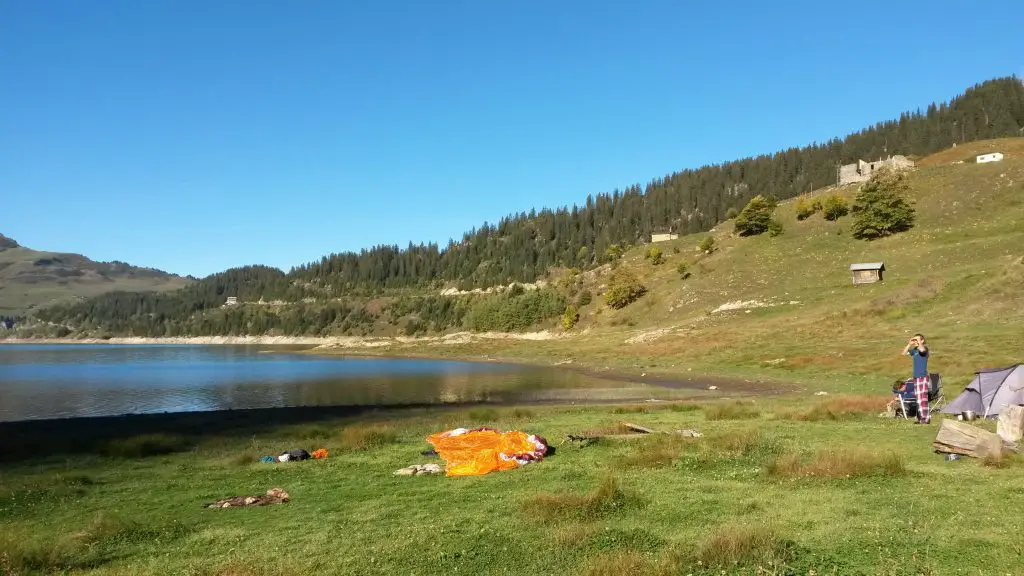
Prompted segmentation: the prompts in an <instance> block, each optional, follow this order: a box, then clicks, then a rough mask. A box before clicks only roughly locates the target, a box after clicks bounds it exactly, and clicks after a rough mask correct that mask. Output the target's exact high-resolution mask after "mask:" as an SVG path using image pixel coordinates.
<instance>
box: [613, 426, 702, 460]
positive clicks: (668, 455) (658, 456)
mask: <svg viewBox="0 0 1024 576" xmlns="http://www.w3.org/2000/svg"><path fill="white" fill-rule="evenodd" d="M630 442H632V444H631V445H630V451H629V453H628V454H626V455H625V456H624V457H623V458H622V459H621V462H622V464H623V465H624V466H628V467H631V468H662V467H666V466H671V465H672V463H673V462H675V461H676V460H678V459H679V457H680V455H681V454H682V452H683V449H684V448H686V446H687V445H689V444H691V443H692V442H690V441H689V439H688V438H683V437H682V436H676V435H670V434H658V435H652V436H651V437H650V438H643V439H638V440H630Z"/></svg>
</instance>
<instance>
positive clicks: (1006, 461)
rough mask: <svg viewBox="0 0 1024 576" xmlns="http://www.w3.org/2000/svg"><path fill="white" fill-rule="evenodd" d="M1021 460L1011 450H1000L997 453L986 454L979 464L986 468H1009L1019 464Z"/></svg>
mask: <svg viewBox="0 0 1024 576" xmlns="http://www.w3.org/2000/svg"><path fill="white" fill-rule="evenodd" d="M1020 462H1021V460H1020V458H1019V457H1018V456H1017V455H1016V454H1013V453H1012V452H1005V451H1004V452H1000V453H998V454H986V455H985V457H984V458H982V459H981V465H982V466H984V467H986V468H1009V467H1011V466H1015V465H1017V464H1020Z"/></svg>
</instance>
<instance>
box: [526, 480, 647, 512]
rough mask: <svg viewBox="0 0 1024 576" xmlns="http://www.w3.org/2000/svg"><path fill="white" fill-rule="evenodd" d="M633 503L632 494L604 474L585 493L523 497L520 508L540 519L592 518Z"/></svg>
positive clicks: (634, 499) (634, 502) (634, 501)
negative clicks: (525, 499)
mask: <svg viewBox="0 0 1024 576" xmlns="http://www.w3.org/2000/svg"><path fill="white" fill-rule="evenodd" d="M637 503H638V501H637V499H636V498H635V497H633V496H632V495H629V494H627V493H625V492H623V490H622V488H621V487H620V486H619V480H618V478H615V477H614V476H606V477H605V478H604V479H603V480H601V482H600V484H598V485H597V486H596V487H595V488H594V489H593V490H591V491H590V492H587V493H586V494H573V493H567V494H539V495H537V496H535V497H534V498H532V499H530V500H527V501H526V502H525V503H524V505H523V509H524V510H525V511H526V512H527V514H529V515H530V516H532V517H534V518H539V519H541V520H552V519H555V518H576V519H596V518H600V517H602V516H605V515H608V514H612V513H615V512H617V511H619V510H623V509H625V508H628V507H631V506H634V505H636V504H637Z"/></svg>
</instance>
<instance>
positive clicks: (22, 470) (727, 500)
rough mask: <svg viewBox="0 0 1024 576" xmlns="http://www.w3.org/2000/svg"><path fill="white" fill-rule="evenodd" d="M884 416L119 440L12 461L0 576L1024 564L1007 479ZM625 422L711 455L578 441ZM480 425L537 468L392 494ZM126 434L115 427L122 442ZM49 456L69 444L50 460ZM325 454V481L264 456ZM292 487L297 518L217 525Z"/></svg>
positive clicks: (648, 408) (532, 411)
mask: <svg viewBox="0 0 1024 576" xmlns="http://www.w3.org/2000/svg"><path fill="white" fill-rule="evenodd" d="M884 402H885V398H884V397H882V398H879V397H864V396H826V397H815V398H803V399H793V398H785V399H771V400H764V399H760V400H756V399H755V400H719V401H711V402H703V403H697V402H664V403H655V404H650V405H621V406H585V407H572V406H541V407H530V408H476V409H466V408H461V409H447V410H432V411H423V410H418V409H417V410H407V411H398V412H386V413H377V414H371V415H363V416H360V417H327V418H323V419H315V420H310V421H307V422H303V423H293V424H285V425H279V426H278V425H267V424H261V423H260V422H258V421H255V420H254V421H253V422H251V423H250V426H249V427H241V428H238V429H236V430H234V431H228V430H218V431H216V432H210V433H203V432H202V431H201V430H198V429H196V430H192V431H191V432H190V433H181V432H175V431H174V430H175V429H176V428H178V427H177V426H175V425H174V422H173V420H172V419H168V420H167V422H166V424H167V430H168V431H166V432H150V433H146V434H142V435H137V436H125V437H114V438H110V439H108V440H106V441H103V442H98V443H96V444H95V445H94V449H91V450H83V451H80V452H79V453H77V454H73V455H59V454H53V455H40V456H39V457H37V458H34V459H31V460H20V461H8V462H6V463H5V464H4V466H3V475H2V480H0V573H3V574H12V575H13V574H34V573H89V574H211V575H249V574H421V575H427V574H581V575H604V574H625V575H633V574H721V573H727V574H1004V573H1017V570H1016V569H1015V568H1010V567H1012V566H1017V565H1019V564H1020V562H1021V555H1022V554H1024V549H1022V547H1021V545H1020V543H1019V538H1017V534H1019V533H1020V530H1021V528H1022V526H1021V523H1022V521H1021V520H1020V518H1019V517H1017V515H1013V514H1006V511H1007V510H1012V509H1015V506H1017V505H1019V504H1020V503H1021V498H1024V489H1022V488H1021V487H1020V474H1021V472H1022V471H1024V466H1022V465H1021V463H1020V462H1018V461H1017V460H1015V459H1007V460H1004V461H1000V462H980V461H975V460H969V459H964V460H959V461H953V462H946V461H945V460H944V459H943V457H942V456H941V455H937V454H933V453H932V451H931V449H930V442H931V439H932V437H933V435H934V432H935V426H912V425H910V424H909V423H907V422H904V421H894V420H891V419H883V418H879V417H878V416H877V414H878V413H879V412H880V411H881V406H882V405H883V404H884ZM622 421H629V422H633V423H637V424H641V425H645V426H649V427H652V428H655V429H659V430H676V429H683V428H691V429H696V430H699V431H701V432H702V433H703V434H704V436H703V437H701V438H690V439H684V438H679V437H671V436H655V437H649V438H642V439H632V440H604V441H599V442H597V443H595V444H592V445H588V446H581V445H579V444H578V443H572V442H566V441H565V440H564V439H565V436H566V435H567V434H570V433H580V432H586V431H590V432H595V431H596V432H601V431H604V432H615V431H617V430H619V428H620V424H619V423H620V422H622ZM483 424H490V425H495V426H499V427H501V428H503V429H523V430H527V431H530V432H533V433H537V434H541V435H543V436H545V437H547V438H548V439H549V440H550V441H551V442H552V443H553V444H554V445H556V447H557V451H556V453H555V454H554V455H553V456H551V457H550V458H548V459H546V460H545V461H543V462H541V463H537V464H531V465H528V466H526V467H524V468H521V469H518V470H511V471H506V472H498V473H493V474H490V475H487V476H483V477H472V478H447V477H445V476H443V475H436V476H414V477H402V476H395V475H393V474H392V472H393V471H394V470H396V469H398V468H401V467H404V466H407V465H409V464H413V463H426V462H431V461H437V460H436V458H431V457H427V456H422V455H421V454H420V452H421V451H423V450H426V449H428V448H429V445H428V444H427V443H426V442H425V441H424V437H425V436H426V435H427V434H429V433H432V432H435V431H438V430H442V429H448V428H451V427H454V426H460V425H461V426H474V425H483ZM122 428H123V427H122ZM54 441H57V439H54ZM321 446H324V447H327V448H328V449H329V450H330V456H329V458H327V459H326V460H310V461H306V462H299V463H285V464H263V463H259V462H257V458H258V457H259V456H260V455H262V454H275V453H278V452H279V451H282V450H285V449H291V448H295V447H304V448H306V449H308V450H312V449H313V448H317V447H321ZM272 487H281V488H284V489H285V490H286V491H287V492H288V493H289V494H290V496H291V499H292V501H291V502H290V503H287V504H282V505H276V506H268V507H262V508H236V509H227V510H215V509H206V508H204V507H203V503H204V502H208V501H212V500H215V499H218V498H222V497H228V496H234V495H246V494H262V493H263V492H265V491H266V490H267V489H269V488H272Z"/></svg>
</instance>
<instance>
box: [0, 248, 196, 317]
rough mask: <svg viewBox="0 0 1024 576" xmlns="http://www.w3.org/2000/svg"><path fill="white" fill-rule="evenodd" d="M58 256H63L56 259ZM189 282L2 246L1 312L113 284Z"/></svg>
mask: <svg viewBox="0 0 1024 576" xmlns="http://www.w3.org/2000/svg"><path fill="white" fill-rule="evenodd" d="M55 259H58V260H60V262H52V261H54V260H55ZM41 261H43V262H46V263H41ZM47 261H50V262H47ZM37 263H38V264H37ZM188 282H189V280H187V279H185V278H181V277H179V276H174V275H171V274H166V273H164V272H160V271H156V270H150V269H145V268H136V267H131V268H129V269H127V270H123V269H121V268H120V267H117V266H114V265H111V264H107V263H103V262H95V261H92V260H89V259H88V258H86V257H84V256H80V255H78V254H61V253H55V252H40V251H37V250H31V249H28V248H24V247H19V248H10V249H5V250H0V316H5V315H20V314H24V313H25V312H26V311H28V310H29V309H30V308H34V307H37V306H46V305H49V304H54V303H56V302H61V301H66V300H70V299H74V298H85V297H90V296H97V295H99V294H103V293H105V292H112V291H114V290H126V291H147V290H174V289H177V288H182V287H184V286H186V285H187V284H188Z"/></svg>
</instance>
